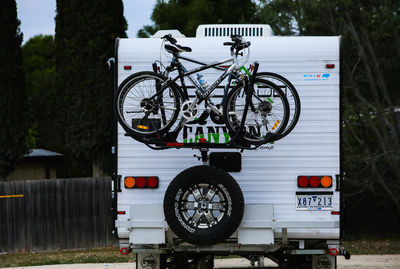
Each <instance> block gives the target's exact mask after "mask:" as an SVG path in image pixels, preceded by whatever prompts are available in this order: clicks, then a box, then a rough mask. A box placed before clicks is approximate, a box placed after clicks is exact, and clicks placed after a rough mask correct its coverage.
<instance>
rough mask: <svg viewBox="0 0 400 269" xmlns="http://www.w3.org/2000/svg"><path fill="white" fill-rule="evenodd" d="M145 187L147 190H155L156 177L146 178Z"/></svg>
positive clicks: (156, 185)
mask: <svg viewBox="0 0 400 269" xmlns="http://www.w3.org/2000/svg"><path fill="white" fill-rule="evenodd" d="M147 186H148V187H149V188H157V187H158V177H148V178H147Z"/></svg>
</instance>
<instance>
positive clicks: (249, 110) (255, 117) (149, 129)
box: [114, 35, 290, 146]
mask: <svg viewBox="0 0 400 269" xmlns="http://www.w3.org/2000/svg"><path fill="white" fill-rule="evenodd" d="M162 38H163V40H164V41H163V43H165V41H168V44H164V48H165V49H166V51H167V52H168V53H171V54H172V60H171V63H170V65H169V66H168V67H166V71H167V74H169V73H170V72H172V71H175V70H177V71H178V76H176V77H174V78H169V77H166V76H163V75H161V74H159V73H156V72H151V71H144V72H139V73H135V74H133V75H131V76H129V77H128V78H127V79H125V80H124V81H123V82H122V83H121V85H120V87H119V89H118V92H117V94H116V97H115V102H114V103H115V109H116V112H117V113H116V114H117V118H118V120H119V122H120V123H121V126H122V127H123V128H124V129H125V131H126V132H127V134H128V135H130V136H132V137H133V138H135V139H136V140H139V141H141V142H144V143H146V144H148V143H157V141H158V142H159V141H164V140H167V141H168V140H170V141H174V140H175V139H176V137H177V135H178V133H179V131H180V130H181V128H182V127H183V126H184V125H185V124H187V123H190V122H193V121H196V120H201V117H202V116H200V117H199V118H197V116H198V113H199V105H200V104H201V103H202V102H203V101H204V102H205V105H206V107H207V108H209V111H208V112H207V110H206V112H205V114H207V113H214V116H217V117H219V118H221V117H222V118H223V120H224V123H225V124H226V126H227V127H228V129H229V132H230V135H231V137H232V139H231V142H230V143H232V144H233V143H235V144H241V145H243V146H247V145H249V144H250V145H256V146H258V145H261V144H264V143H267V142H270V141H273V140H274V139H277V137H278V135H279V134H281V133H282V132H283V131H284V130H285V127H286V125H287V123H288V120H289V113H290V111H289V104H288V101H287V99H286V96H285V94H284V92H283V91H282V90H281V89H280V88H279V87H278V86H276V85H275V84H274V83H272V82H270V81H267V80H263V79H259V78H257V69H258V63H255V64H254V69H253V73H252V75H251V76H249V75H247V74H245V73H243V72H242V70H241V68H242V66H240V65H239V63H238V55H239V53H240V51H241V50H243V49H245V48H248V47H249V46H250V42H246V41H243V40H242V38H241V36H238V35H233V36H232V37H231V39H232V42H225V43H224V45H225V46H230V51H231V57H230V58H228V59H224V60H220V61H217V62H215V63H212V64H205V63H202V62H199V61H197V60H194V59H190V58H187V57H184V56H182V55H181V53H182V52H190V51H191V48H189V47H183V46H180V45H178V44H177V41H176V40H175V39H174V38H173V37H172V36H171V35H166V36H164V37H162ZM180 59H182V60H186V61H189V62H192V63H196V64H199V65H202V66H201V67H199V68H195V69H193V70H187V69H186V68H185V67H184V65H183V64H182V63H181V62H180ZM229 62H230V63H231V65H230V66H229V67H228V68H221V67H219V66H220V65H221V64H225V63H229ZM209 68H214V69H218V70H221V71H223V74H222V75H221V76H219V77H218V78H217V79H216V80H215V81H214V82H213V83H212V84H211V86H209V87H208V88H204V87H203V86H201V85H200V83H199V81H197V80H196V79H195V78H194V77H193V76H192V75H193V74H195V73H198V72H201V71H203V70H206V69H209ZM185 77H187V78H189V80H190V81H191V82H192V84H193V85H194V87H195V89H196V90H195V98H194V99H190V98H189V94H188V90H187V87H186V84H185V80H184V78H185ZM225 78H228V81H227V83H226V85H225V87H224V95H223V98H222V100H221V103H220V104H217V105H215V104H214V103H213V101H212V100H211V96H212V93H213V91H214V90H215V88H216V87H217V86H218V85H219V84H220V83H221V82H222V81H223V80H224V79H225ZM178 79H179V80H180V82H181V86H178V84H177V83H176V82H177V81H178ZM233 79H235V84H236V85H235V86H234V87H232V86H231V82H232V80H233ZM243 97H245V98H243ZM238 101H241V103H240V102H239V103H238ZM220 107H222V108H223V109H222V111H221V109H220ZM180 113H181V115H180ZM178 116H180V121H179V124H177V125H176V126H175V129H174V130H172V131H170V128H171V127H172V126H173V125H174V123H175V122H176V120H177V119H178ZM206 116H208V115H206ZM271 119H272V121H271Z"/></svg>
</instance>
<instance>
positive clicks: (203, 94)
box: [150, 54, 240, 114]
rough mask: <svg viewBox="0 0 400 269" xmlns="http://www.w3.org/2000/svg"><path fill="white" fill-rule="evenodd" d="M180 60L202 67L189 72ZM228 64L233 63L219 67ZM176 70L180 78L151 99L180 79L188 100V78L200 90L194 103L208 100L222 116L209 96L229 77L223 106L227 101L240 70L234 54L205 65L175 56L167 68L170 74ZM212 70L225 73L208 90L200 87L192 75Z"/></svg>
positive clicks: (162, 86)
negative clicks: (225, 66)
mask: <svg viewBox="0 0 400 269" xmlns="http://www.w3.org/2000/svg"><path fill="white" fill-rule="evenodd" d="M179 59H182V60H185V61H188V62H192V63H196V64H200V65H202V66H201V67H198V68H195V69H192V70H187V69H186V68H185V67H184V66H183V64H182V63H181V62H180V61H179ZM228 62H231V63H232V64H231V65H230V66H229V68H227V69H225V68H221V67H218V66H219V65H221V64H224V63H228ZM175 68H176V69H177V70H178V76H176V77H174V78H169V79H168V80H167V81H166V82H164V83H163V85H161V88H160V90H159V91H157V93H156V94H154V95H153V96H151V97H150V99H152V98H154V97H156V96H157V95H158V94H159V92H161V91H163V90H164V89H165V88H166V87H168V86H169V85H171V84H172V83H175V82H176V81H177V80H178V79H180V81H181V84H182V89H183V92H184V94H185V98H187V99H188V91H187V87H186V84H185V81H184V78H185V77H188V78H189V79H190V81H191V82H192V83H193V85H194V86H195V88H196V89H197V90H198V92H197V94H196V98H195V101H194V102H193V104H200V103H201V102H202V101H204V100H206V101H207V102H208V103H209V104H210V108H211V109H212V110H213V111H214V112H216V113H218V114H220V111H219V110H218V109H217V108H216V107H215V106H214V104H213V103H212V101H211V100H210V99H209V96H210V95H211V93H212V92H213V91H214V90H215V89H216V88H217V86H218V85H219V84H221V82H222V81H223V80H224V79H225V78H226V77H228V76H229V79H228V82H227V84H226V85H225V88H224V96H223V98H222V102H221V105H222V104H223V101H224V99H225V96H226V94H227V91H228V89H229V85H230V82H231V80H232V75H234V71H236V70H239V69H240V67H239V63H238V61H237V58H236V57H235V56H234V54H233V55H232V56H231V57H230V58H227V59H223V60H220V61H218V62H214V63H212V64H205V63H202V62H199V61H197V60H194V59H191V58H187V57H183V56H181V55H179V54H174V55H173V58H172V60H171V65H170V66H169V67H167V71H168V72H170V71H172V70H175ZM210 68H214V69H217V70H220V71H224V72H223V73H222V75H221V76H219V77H218V78H217V79H216V80H215V81H214V83H213V84H212V85H211V86H210V87H209V88H208V89H207V90H206V89H204V88H203V87H202V86H201V85H200V83H199V82H198V81H197V79H196V78H194V77H193V76H192V75H193V74H195V73H197V72H200V71H203V70H206V69H210ZM168 69H170V70H168Z"/></svg>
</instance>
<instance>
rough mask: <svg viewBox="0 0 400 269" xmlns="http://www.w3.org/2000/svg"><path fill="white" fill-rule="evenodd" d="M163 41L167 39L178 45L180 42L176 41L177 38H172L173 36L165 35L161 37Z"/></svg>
mask: <svg viewBox="0 0 400 269" xmlns="http://www.w3.org/2000/svg"><path fill="white" fill-rule="evenodd" d="M161 39H166V40H168V41H169V42H170V43H171V44H176V42H178V41H176V39H175V38H173V37H172V35H171V34H168V35H165V36H163V37H161Z"/></svg>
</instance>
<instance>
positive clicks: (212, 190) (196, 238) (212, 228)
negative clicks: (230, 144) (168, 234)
mask: <svg viewBox="0 0 400 269" xmlns="http://www.w3.org/2000/svg"><path fill="white" fill-rule="evenodd" d="M243 212H244V199H243V194H242V191H241V189H240V186H239V184H238V183H237V182H236V181H235V179H234V178H233V177H232V176H231V175H229V174H228V173H226V172H225V171H224V170H222V169H220V168H217V167H212V166H206V165H200V166H194V167H191V168H188V169H186V170H184V171H182V172H181V173H179V174H178V175H177V176H176V177H175V178H174V179H173V180H172V182H171V183H170V185H169V186H168V189H167V191H166V193H165V197H164V214H165V218H166V220H167V223H168V225H169V227H170V229H171V230H172V231H173V232H174V233H175V234H176V235H177V236H179V237H180V238H181V239H182V240H184V241H186V242H189V243H192V244H195V245H212V244H216V243H218V242H221V241H223V240H225V239H226V238H228V237H229V236H231V235H232V234H233V233H234V232H235V231H236V229H237V228H238V227H239V225H240V223H241V221H242V217H243Z"/></svg>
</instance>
